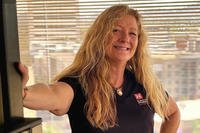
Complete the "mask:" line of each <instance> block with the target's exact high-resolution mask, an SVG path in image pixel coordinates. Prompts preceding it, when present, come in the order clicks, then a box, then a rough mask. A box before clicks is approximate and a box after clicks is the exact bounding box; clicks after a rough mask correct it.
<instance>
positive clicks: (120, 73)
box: [109, 66, 125, 88]
mask: <svg viewBox="0 0 200 133" xmlns="http://www.w3.org/2000/svg"><path fill="white" fill-rule="evenodd" d="M124 70H125V67H122V66H120V67H116V66H114V67H112V66H111V68H110V72H109V82H110V85H111V86H112V87H113V88H119V87H121V86H122V84H123V82H124Z"/></svg>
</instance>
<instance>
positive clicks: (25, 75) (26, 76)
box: [18, 63, 29, 88]
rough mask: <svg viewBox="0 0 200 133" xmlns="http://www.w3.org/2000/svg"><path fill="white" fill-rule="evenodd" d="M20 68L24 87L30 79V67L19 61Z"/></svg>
mask: <svg viewBox="0 0 200 133" xmlns="http://www.w3.org/2000/svg"><path fill="white" fill-rule="evenodd" d="M18 68H19V71H20V72H21V74H22V86H23V88H24V87H25V86H26V83H27V82H28V79H29V74H28V68H27V67H26V66H25V65H23V64H22V63H19V65H18Z"/></svg>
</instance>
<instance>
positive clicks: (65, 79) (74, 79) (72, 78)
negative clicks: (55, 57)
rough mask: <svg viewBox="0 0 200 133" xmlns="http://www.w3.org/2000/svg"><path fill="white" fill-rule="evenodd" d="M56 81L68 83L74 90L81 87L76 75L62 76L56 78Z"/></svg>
mask: <svg viewBox="0 0 200 133" xmlns="http://www.w3.org/2000/svg"><path fill="white" fill-rule="evenodd" d="M58 82H64V83H67V84H68V85H70V86H71V87H72V89H73V91H74V92H76V91H77V90H80V89H81V84H80V82H79V78H78V77H77V76H64V77H62V78H60V79H59V80H58Z"/></svg>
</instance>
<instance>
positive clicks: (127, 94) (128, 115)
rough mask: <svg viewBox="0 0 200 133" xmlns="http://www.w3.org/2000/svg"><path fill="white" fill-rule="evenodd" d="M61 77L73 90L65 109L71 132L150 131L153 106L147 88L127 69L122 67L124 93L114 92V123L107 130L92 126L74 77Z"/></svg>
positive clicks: (147, 132) (130, 132) (151, 129)
mask: <svg viewBox="0 0 200 133" xmlns="http://www.w3.org/2000/svg"><path fill="white" fill-rule="evenodd" d="M60 81H62V82H66V83H68V84H69V85H70V86H71V87H72V89H73V91H74V99H73V101H72V104H71V106H70V109H69V111H68V116H69V121H70V125H71V129H72V133H153V126H154V122H153V117H154V113H155V112H154V110H153V108H152V107H151V105H150V103H149V101H148V99H147V98H146V92H145V89H144V87H143V86H142V85H140V84H139V83H138V82H137V81H136V79H135V77H134V74H132V73H131V72H130V71H128V70H126V71H125V80H124V83H123V95H122V96H119V95H118V94H117V93H116V92H115V96H116V108H117V125H116V126H115V127H113V128H110V129H108V130H106V131H102V130H100V129H99V128H95V127H93V126H92V125H91V124H90V123H89V121H88V120H87V118H86V114H85V113H86V112H85V110H84V106H85V103H86V98H85V96H84V92H83V88H82V87H81V84H80V83H79V81H78V79H77V78H71V77H64V78H62V79H61V80H60Z"/></svg>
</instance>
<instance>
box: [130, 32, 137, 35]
mask: <svg viewBox="0 0 200 133" xmlns="http://www.w3.org/2000/svg"><path fill="white" fill-rule="evenodd" d="M129 34H130V35H131V36H136V35H137V34H136V33H134V32H130V33H129Z"/></svg>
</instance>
